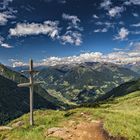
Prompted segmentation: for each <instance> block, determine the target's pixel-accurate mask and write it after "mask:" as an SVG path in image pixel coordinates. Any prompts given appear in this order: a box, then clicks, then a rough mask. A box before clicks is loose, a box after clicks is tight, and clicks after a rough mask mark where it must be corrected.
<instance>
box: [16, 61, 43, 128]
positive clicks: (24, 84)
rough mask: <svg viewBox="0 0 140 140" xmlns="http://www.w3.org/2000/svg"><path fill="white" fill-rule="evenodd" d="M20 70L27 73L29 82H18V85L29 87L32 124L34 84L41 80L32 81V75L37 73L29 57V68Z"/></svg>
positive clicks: (31, 119)
mask: <svg viewBox="0 0 140 140" xmlns="http://www.w3.org/2000/svg"><path fill="white" fill-rule="evenodd" d="M22 72H26V73H28V74H29V83H21V84H18V87H29V88H30V125H31V126H33V125H34V115H33V106H34V85H36V84H40V83H41V82H34V78H33V75H34V74H35V73H38V71H35V70H34V69H33V60H32V59H30V62H29V70H23V71H22Z"/></svg>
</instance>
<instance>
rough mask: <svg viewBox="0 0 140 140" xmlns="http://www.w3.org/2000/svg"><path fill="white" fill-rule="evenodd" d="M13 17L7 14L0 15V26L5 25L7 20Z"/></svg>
mask: <svg viewBox="0 0 140 140" xmlns="http://www.w3.org/2000/svg"><path fill="white" fill-rule="evenodd" d="M13 18H15V16H13V15H11V14H9V13H8V12H3V13H0V25H6V24H7V22H8V19H13Z"/></svg>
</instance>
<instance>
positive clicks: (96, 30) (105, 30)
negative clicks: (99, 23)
mask: <svg viewBox="0 0 140 140" xmlns="http://www.w3.org/2000/svg"><path fill="white" fill-rule="evenodd" d="M107 31H108V29H107V28H103V29H95V30H94V33H105V32H107Z"/></svg>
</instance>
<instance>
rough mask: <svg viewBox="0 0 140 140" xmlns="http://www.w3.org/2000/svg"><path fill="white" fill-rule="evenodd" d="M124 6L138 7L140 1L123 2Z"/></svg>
mask: <svg viewBox="0 0 140 140" xmlns="http://www.w3.org/2000/svg"><path fill="white" fill-rule="evenodd" d="M124 4H125V5H131V4H133V5H140V1H139V0H128V1H126V2H124Z"/></svg>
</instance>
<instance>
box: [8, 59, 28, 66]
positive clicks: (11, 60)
mask: <svg viewBox="0 0 140 140" xmlns="http://www.w3.org/2000/svg"><path fill="white" fill-rule="evenodd" d="M9 61H10V62H11V63H12V67H13V68H14V67H21V66H28V64H27V63H25V62H23V61H21V60H17V59H9Z"/></svg>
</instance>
